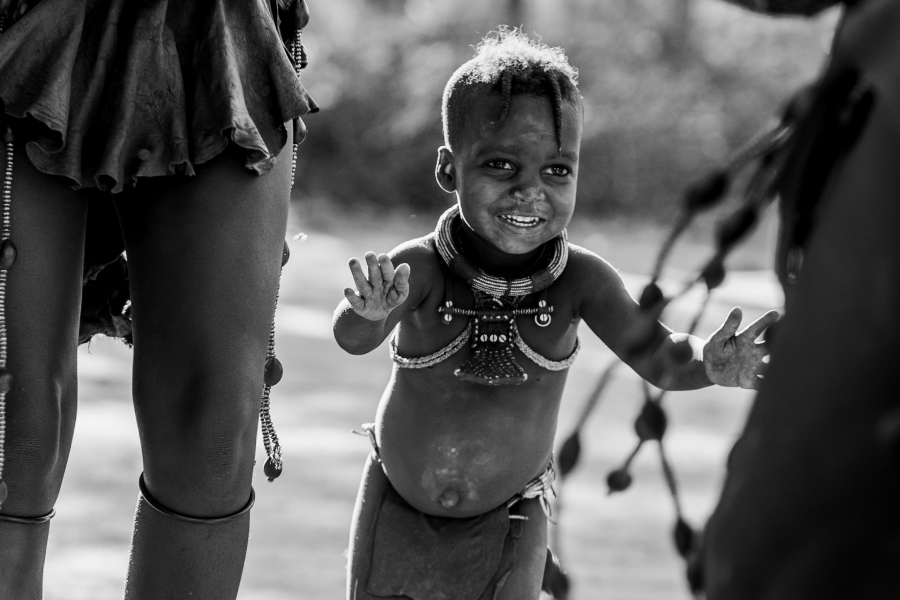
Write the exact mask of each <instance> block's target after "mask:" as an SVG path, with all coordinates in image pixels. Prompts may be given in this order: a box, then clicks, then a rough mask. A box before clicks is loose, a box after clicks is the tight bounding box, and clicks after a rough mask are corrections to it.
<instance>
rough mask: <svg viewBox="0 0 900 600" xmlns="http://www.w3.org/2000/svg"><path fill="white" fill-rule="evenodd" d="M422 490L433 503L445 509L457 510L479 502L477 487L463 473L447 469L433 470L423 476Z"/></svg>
mask: <svg viewBox="0 0 900 600" xmlns="http://www.w3.org/2000/svg"><path fill="white" fill-rule="evenodd" d="M422 488H423V489H424V490H425V493H426V494H428V497H430V498H431V499H432V501H434V502H437V503H438V504H440V505H441V506H443V507H444V508H456V507H458V506H459V505H460V504H462V503H464V502H475V501H477V500H478V492H477V491H476V489H475V486H474V485H473V484H472V482H471V481H469V478H468V477H466V476H465V475H464V474H463V473H460V472H459V471H457V470H456V469H448V468H446V467H438V468H436V469H435V468H432V469H428V470H427V471H425V473H423V474H422Z"/></svg>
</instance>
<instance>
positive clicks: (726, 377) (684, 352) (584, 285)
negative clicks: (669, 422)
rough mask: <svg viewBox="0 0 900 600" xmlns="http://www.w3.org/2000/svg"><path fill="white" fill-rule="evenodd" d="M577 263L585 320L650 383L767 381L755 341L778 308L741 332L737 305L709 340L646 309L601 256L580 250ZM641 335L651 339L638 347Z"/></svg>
mask: <svg viewBox="0 0 900 600" xmlns="http://www.w3.org/2000/svg"><path fill="white" fill-rule="evenodd" d="M575 262H576V264H577V265H578V267H577V268H578V270H579V274H578V276H577V279H576V281H578V282H579V287H580V289H581V293H580V294H579V295H580V296H581V302H580V309H579V312H580V315H581V317H582V318H583V319H584V322H585V323H587V325H588V326H589V327H590V328H591V330H592V331H593V332H594V333H596V334H597V336H598V337H599V338H600V339H601V340H603V342H604V343H605V344H606V345H607V346H608V347H609V348H610V350H612V351H613V352H615V354H616V355H617V356H618V357H619V358H620V359H622V361H623V362H625V363H626V364H627V365H628V366H630V367H631V368H632V369H634V370H635V372H637V374H638V375H640V376H641V377H643V378H644V379H646V380H647V381H648V382H650V383H652V384H653V385H655V386H657V387H659V388H662V389H667V390H692V389H697V388H702V387H706V386H709V385H712V384H719V385H725V386H732V387H733V386H741V387H746V388H754V389H755V387H757V385H758V384H759V382H760V381H761V379H760V377H758V376H759V375H760V372H761V371H762V370H763V369H764V367H765V365H764V364H763V357H764V356H765V355H766V354H768V351H767V349H766V346H765V344H764V343H759V344H758V343H756V342H755V341H754V340H755V339H756V338H757V337H759V335H760V334H761V333H762V331H763V330H765V328H766V327H768V326H769V325H771V324H772V323H773V322H775V320H776V319H777V318H778V313H777V312H775V311H771V312H769V313H766V314H765V315H763V316H762V317H760V318H759V319H757V320H756V321H754V322H753V323H751V324H750V325H748V326H747V327H746V328H745V329H744V330H743V331H740V332H737V328H738V326H739V325H740V322H741V311H740V309H734V310H732V312H731V314H730V315H729V316H728V319H727V320H726V321H725V323H724V324H723V325H722V327H720V328H719V329H718V330H717V331H716V332H715V333H713V334H712V335H711V336H709V338H708V339H706V340H703V339H702V338H699V337H697V336H693V335H688V334H686V333H675V332H673V331H672V330H671V329H669V328H668V327H666V326H665V325H663V324H662V323H660V322H659V321H657V320H656V316H655V315H654V314H653V313H652V312H649V313H648V312H644V311H642V310H641V308H640V307H639V306H638V304H637V302H635V301H634V299H632V298H631V296H630V295H629V294H628V292H627V290H626V289H625V285H624V284H623V282H622V278H621V277H619V274H618V273H617V272H616V271H615V269H614V268H613V267H612V266H611V265H609V263H607V262H606V261H604V260H603V259H601V258H600V257H598V256H596V255H594V254H592V253H589V252H587V251H585V250H580V251H579V253H578V259H577V260H576V261H575ZM567 269H568V267H567ZM736 332H737V333H736ZM640 340H645V343H643V344H640V347H636V345H635V344H636V342H639V341H640ZM676 346H677V347H676Z"/></svg>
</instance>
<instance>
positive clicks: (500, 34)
mask: <svg viewBox="0 0 900 600" xmlns="http://www.w3.org/2000/svg"><path fill="white" fill-rule="evenodd" d="M486 93H487V94H495V93H498V94H500V95H501V96H502V98H503V106H502V108H501V109H500V115H499V118H498V119H497V121H495V122H494V123H492V125H501V124H502V123H503V122H504V121H505V120H506V116H507V114H508V113H509V106H510V104H511V103H512V96H514V95H516V94H531V95H534V96H546V97H548V98H550V102H551V104H552V106H553V121H554V125H555V126H556V140H557V143H558V144H559V145H560V146H561V145H562V112H561V111H562V103H563V101H567V102H573V103H576V104H577V102H578V100H579V98H580V96H579V94H578V70H577V69H576V68H575V67H573V66H572V65H570V64H569V61H568V59H567V58H566V54H565V52H564V51H563V49H562V48H551V47H549V46H547V45H546V44H542V43H541V42H539V41H536V40H532V39H530V38H529V37H528V36H527V35H525V34H524V33H522V30H520V29H518V28H514V29H510V28H508V27H504V26H501V27H500V28H499V29H498V30H497V31H493V32H491V33H489V34H488V35H487V36H485V38H484V39H483V40H482V41H481V42H480V43H479V44H478V45H477V46H475V57H474V58H472V59H471V60H469V61H468V62H466V63H464V64H463V65H462V66H461V67H460V68H458V69H457V70H456V72H455V73H453V75H452V76H451V77H450V80H449V81H448V82H447V86H446V87H445V88H444V97H443V102H442V106H441V121H442V124H443V127H444V143H445V144H446V145H447V146H449V147H450V148H453V144H454V143H456V141H458V139H459V134H460V130H461V129H462V127H461V124H462V122H463V119H464V118H465V115H466V113H467V112H468V111H469V109H470V108H471V107H472V105H473V104H474V103H475V102H476V101H477V98H478V96H480V95H483V94H486Z"/></svg>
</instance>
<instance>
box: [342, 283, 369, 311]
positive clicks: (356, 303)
mask: <svg viewBox="0 0 900 600" xmlns="http://www.w3.org/2000/svg"><path fill="white" fill-rule="evenodd" d="M344 298H346V299H347V302H349V303H350V306H351V307H352V308H353V310H355V311H357V312H360V311H362V310H364V309H365V308H366V302H365V300H363V299H362V298H360V297H359V295H358V294H357V293H356V292H355V291H353V289H352V288H344Z"/></svg>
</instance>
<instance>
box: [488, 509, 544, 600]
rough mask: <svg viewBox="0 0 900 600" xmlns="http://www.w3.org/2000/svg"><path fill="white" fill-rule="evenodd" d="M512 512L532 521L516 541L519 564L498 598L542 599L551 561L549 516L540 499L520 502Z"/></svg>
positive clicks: (528, 522) (525, 523)
mask: <svg viewBox="0 0 900 600" xmlns="http://www.w3.org/2000/svg"><path fill="white" fill-rule="evenodd" d="M512 512H513V513H514V514H515V513H516V512H518V514H521V515H523V516H526V517H528V520H527V521H524V522H523V523H522V525H523V527H522V536H521V537H520V538H519V539H518V540H517V543H516V565H515V567H513V570H512V573H510V575H509V577H508V578H507V579H506V581H505V582H504V584H503V586H502V587H501V588H500V593H499V594H498V595H497V596H496V599H495V600H538V598H540V595H541V581H542V579H543V577H544V565H545V564H546V560H547V517H546V516H545V515H544V511H543V510H542V509H541V504H540V501H538V500H537V499H536V498H534V499H531V500H523V501H521V502H519V503H518V504H517V505H516V507H514V508H513V509H512Z"/></svg>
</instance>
